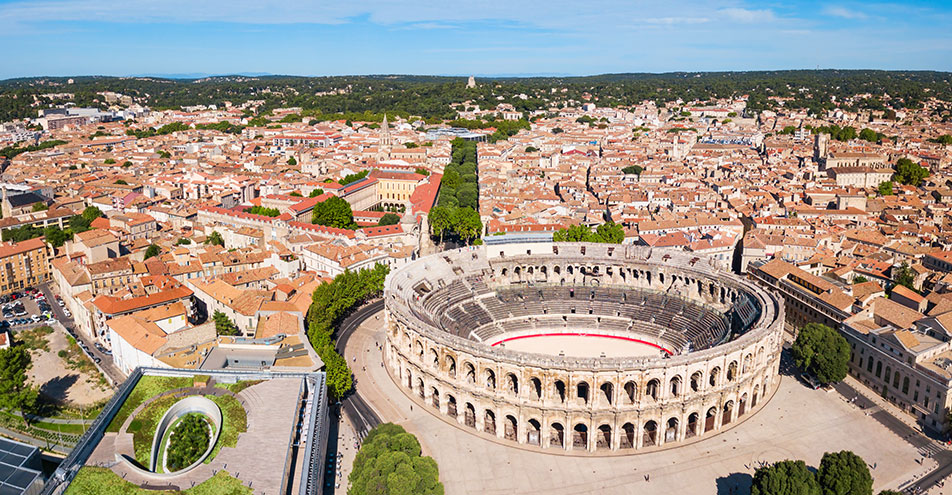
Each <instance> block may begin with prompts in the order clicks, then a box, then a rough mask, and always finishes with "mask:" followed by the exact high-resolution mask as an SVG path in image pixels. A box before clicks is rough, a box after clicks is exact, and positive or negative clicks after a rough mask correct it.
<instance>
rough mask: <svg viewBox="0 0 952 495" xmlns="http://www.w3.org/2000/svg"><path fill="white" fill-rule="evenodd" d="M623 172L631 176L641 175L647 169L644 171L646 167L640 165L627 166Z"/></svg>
mask: <svg viewBox="0 0 952 495" xmlns="http://www.w3.org/2000/svg"><path fill="white" fill-rule="evenodd" d="M621 171H622V172H623V173H625V174H629V175H631V174H634V175H641V173H642V172H644V171H645V169H644V167H642V166H640V165H629V166H627V167H625V168H623V169H621Z"/></svg>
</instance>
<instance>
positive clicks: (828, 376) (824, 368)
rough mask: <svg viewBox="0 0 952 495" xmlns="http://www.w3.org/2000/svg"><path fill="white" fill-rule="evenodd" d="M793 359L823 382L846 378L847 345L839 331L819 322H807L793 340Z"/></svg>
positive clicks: (834, 381)
mask: <svg viewBox="0 0 952 495" xmlns="http://www.w3.org/2000/svg"><path fill="white" fill-rule="evenodd" d="M792 351H793V360H794V362H795V363H796V365H797V367H799V368H800V369H801V370H803V371H807V372H809V373H812V374H813V375H814V376H816V377H817V379H818V380H820V382H822V383H836V382H838V381H841V380H842V379H844V378H846V372H847V369H848V365H849V360H850V345H849V343H848V342H846V338H845V337H843V336H842V335H840V333H839V332H837V331H836V330H833V329H832V328H830V327H828V326H826V325H823V324H820V323H807V324H806V325H804V326H803V328H801V329H800V333H799V335H797V340H796V341H794V343H793V348H792Z"/></svg>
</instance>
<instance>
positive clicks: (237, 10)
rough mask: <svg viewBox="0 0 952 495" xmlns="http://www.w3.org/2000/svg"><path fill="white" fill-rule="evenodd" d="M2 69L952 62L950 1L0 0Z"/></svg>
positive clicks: (584, 70) (706, 67)
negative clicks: (334, 0) (462, 0)
mask: <svg viewBox="0 0 952 495" xmlns="http://www.w3.org/2000/svg"><path fill="white" fill-rule="evenodd" d="M0 43H2V45H0V46H4V47H5V49H4V54H3V57H0V60H2V61H3V63H0V78H10V77H21V76H41V75H92V74H96V75H119V76H121V75H132V74H145V73H150V74H181V73H204V74H228V73H248V72H264V73H272V74H296V75H338V74H393V73H398V74H453V75H468V74H478V75H482V74H526V75H528V74H572V75H581V74H601V73H608V72H667V71H711V70H760V69H791V68H815V67H820V68H875V69H923V70H944V71H952V0H942V1H926V0H896V1H894V2H891V3H877V2H875V1H873V2H851V1H843V2H823V1H815V0H786V1H784V2H776V3H774V2H770V1H767V2H749V1H748V2H744V1H735V0H607V1H599V0H592V1H588V2H586V1H578V0H575V1H566V0H528V1H520V0H508V1H503V0H470V1H467V2H457V1H453V0H444V1H440V0H402V1H394V0H349V1H339V2H328V1H326V0H300V1H295V2H290V1H275V0H0Z"/></svg>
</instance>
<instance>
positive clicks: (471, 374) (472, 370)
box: [463, 363, 476, 385]
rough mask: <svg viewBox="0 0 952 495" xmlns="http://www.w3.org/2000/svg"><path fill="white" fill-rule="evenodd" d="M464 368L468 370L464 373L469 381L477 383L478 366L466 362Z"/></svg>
mask: <svg viewBox="0 0 952 495" xmlns="http://www.w3.org/2000/svg"><path fill="white" fill-rule="evenodd" d="M463 369H464V370H466V371H465V373H464V377H463V378H464V379H465V380H466V382H467V383H471V384H474V385H475V384H476V367H475V366H473V364H472V363H466V364H464V365H463Z"/></svg>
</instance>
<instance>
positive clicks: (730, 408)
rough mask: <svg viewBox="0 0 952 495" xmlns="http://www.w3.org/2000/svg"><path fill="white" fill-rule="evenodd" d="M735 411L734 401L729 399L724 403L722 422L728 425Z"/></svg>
mask: <svg viewBox="0 0 952 495" xmlns="http://www.w3.org/2000/svg"><path fill="white" fill-rule="evenodd" d="M733 413H734V401H732V400H729V401H727V403H726V404H724V413H723V414H724V416H723V417H722V418H721V424H722V425H726V424H730V422H731V419H732V418H731V415H732V414H733Z"/></svg>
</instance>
